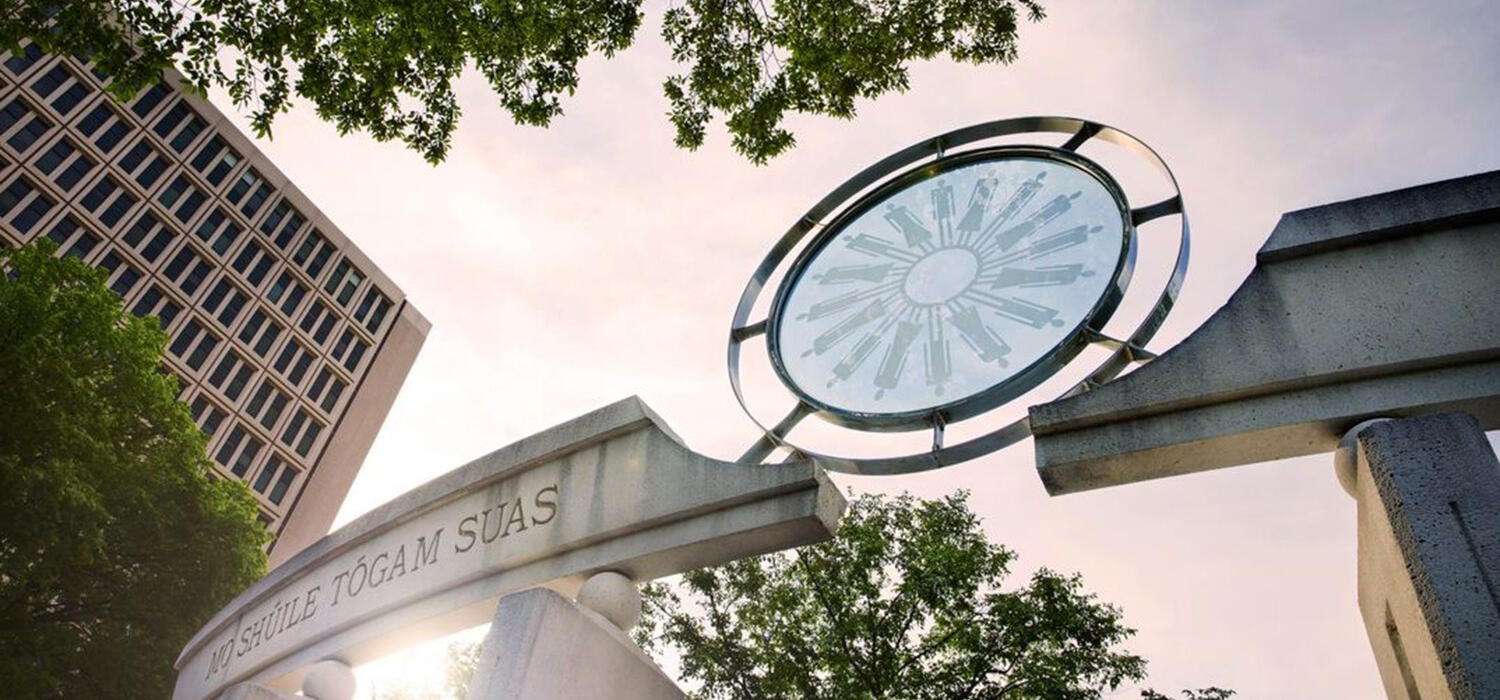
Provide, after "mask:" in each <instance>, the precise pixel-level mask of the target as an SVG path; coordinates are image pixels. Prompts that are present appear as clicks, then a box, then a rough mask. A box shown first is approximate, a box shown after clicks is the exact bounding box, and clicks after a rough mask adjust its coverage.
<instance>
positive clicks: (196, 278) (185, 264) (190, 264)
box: [162, 246, 213, 296]
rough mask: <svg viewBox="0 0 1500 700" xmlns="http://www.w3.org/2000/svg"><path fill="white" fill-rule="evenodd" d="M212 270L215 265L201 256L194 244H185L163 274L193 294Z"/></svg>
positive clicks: (163, 269) (190, 294)
mask: <svg viewBox="0 0 1500 700" xmlns="http://www.w3.org/2000/svg"><path fill="white" fill-rule="evenodd" d="M212 271H213V266H211V265H209V264H208V263H206V262H204V261H203V260H202V259H201V258H199V257H198V253H197V251H195V250H193V248H192V246H183V247H182V248H181V249H180V250H178V251H177V255H175V256H173V257H172V261H171V262H169V263H167V266H166V267H165V268H162V276H164V277H166V278H167V279H169V280H172V281H173V282H176V283H177V287H178V288H179V289H181V290H182V291H183V293H184V294H187V295H188V296H192V295H193V293H194V292H197V291H198V287H199V285H201V284H203V280H204V279H205V278H207V277H208V273H210V272H212Z"/></svg>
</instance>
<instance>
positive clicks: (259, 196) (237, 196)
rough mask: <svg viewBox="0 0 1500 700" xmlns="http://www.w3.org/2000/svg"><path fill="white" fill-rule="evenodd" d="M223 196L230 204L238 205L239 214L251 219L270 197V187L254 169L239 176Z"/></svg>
mask: <svg viewBox="0 0 1500 700" xmlns="http://www.w3.org/2000/svg"><path fill="white" fill-rule="evenodd" d="M224 196H225V199H228V200H229V201H230V202H231V203H233V204H239V205H240V213H242V214H244V215H245V216H246V217H247V218H251V219H253V218H255V215H256V214H257V213H259V212H260V208H261V207H262V206H264V205H265V203H266V198H268V197H270V196H271V185H270V184H268V183H267V182H266V179H265V178H264V177H261V174H260V173H259V172H256V170H255V168H250V169H248V170H246V171H245V172H244V173H242V174H240V177H239V179H237V180H235V181H234V184H233V185H231V186H230V187H229V192H227V193H226V194H225V195H224Z"/></svg>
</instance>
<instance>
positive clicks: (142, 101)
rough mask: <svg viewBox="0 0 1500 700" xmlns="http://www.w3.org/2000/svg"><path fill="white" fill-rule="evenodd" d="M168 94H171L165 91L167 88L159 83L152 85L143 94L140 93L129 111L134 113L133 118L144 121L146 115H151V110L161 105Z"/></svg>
mask: <svg viewBox="0 0 1500 700" xmlns="http://www.w3.org/2000/svg"><path fill="white" fill-rule="evenodd" d="M169 94H171V91H170V90H168V89H167V86H165V85H162V84H161V83H157V84H155V85H152V86H151V87H150V88H149V89H147V90H146V91H145V92H143V93H141V96H140V97H139V98H137V99H136V101H135V104H133V105H131V106H130V111H132V112H135V116H137V117H140V118H142V119H145V118H146V115H148V114H151V110H153V109H156V106H157V105H159V104H161V101H162V100H163V99H166V97H167V95H169Z"/></svg>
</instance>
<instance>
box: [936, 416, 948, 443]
mask: <svg viewBox="0 0 1500 700" xmlns="http://www.w3.org/2000/svg"><path fill="white" fill-rule="evenodd" d="M947 427H948V421H946V420H944V419H943V414H942V413H941V412H939V413H934V414H932V451H933V452H939V451H941V450H942V449H943V431H944V430H945V429H946V428H947Z"/></svg>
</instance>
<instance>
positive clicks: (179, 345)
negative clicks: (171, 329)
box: [167, 318, 219, 370]
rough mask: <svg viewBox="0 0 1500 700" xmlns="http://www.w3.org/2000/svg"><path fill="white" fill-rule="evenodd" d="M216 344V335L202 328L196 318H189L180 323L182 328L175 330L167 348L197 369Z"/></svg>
mask: <svg viewBox="0 0 1500 700" xmlns="http://www.w3.org/2000/svg"><path fill="white" fill-rule="evenodd" d="M218 345H219V337H218V336H216V335H214V334H213V333H211V332H209V331H208V330H206V329H204V328H203V325H202V324H200V323H198V319H195V318H190V319H188V321H187V323H184V324H182V328H181V329H179V330H178V331H177V338H176V339H175V340H173V341H172V344H171V346H169V347H168V348H167V349H168V350H169V351H170V352H171V353H172V354H173V355H176V356H177V357H180V358H182V361H183V362H185V363H187V366H188V367H191V368H193V369H194V370H198V369H201V368H202V367H203V361H204V360H207V359H208V356H209V354H210V353H212V352H213V351H214V348H216V347H218Z"/></svg>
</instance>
